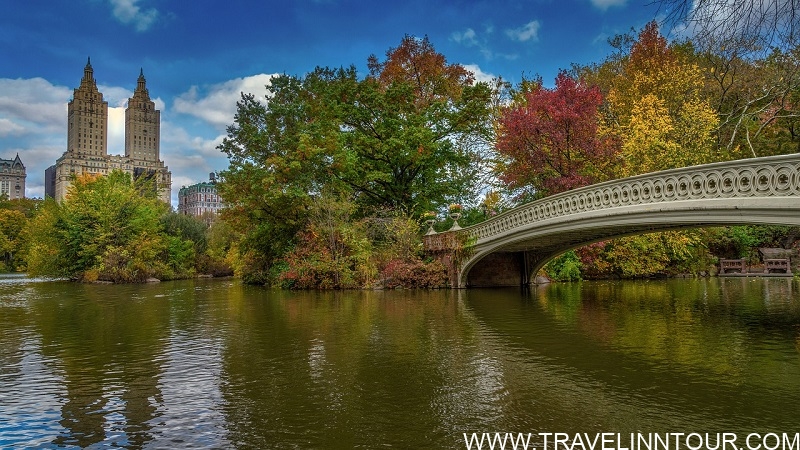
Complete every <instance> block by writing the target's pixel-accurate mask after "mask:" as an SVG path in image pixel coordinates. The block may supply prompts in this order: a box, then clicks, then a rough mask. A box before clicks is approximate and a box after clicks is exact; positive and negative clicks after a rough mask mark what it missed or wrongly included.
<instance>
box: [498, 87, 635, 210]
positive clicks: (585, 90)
mask: <svg viewBox="0 0 800 450" xmlns="http://www.w3.org/2000/svg"><path fill="white" fill-rule="evenodd" d="M602 102H603V96H602V94H601V92H600V89H599V88H598V87H596V86H587V85H585V84H583V83H581V82H578V81H576V80H574V79H573V78H571V77H569V76H568V75H567V74H566V73H564V72H561V73H559V74H558V76H557V77H556V86H555V88H554V89H547V88H544V87H542V86H541V85H539V86H536V87H535V88H534V89H532V90H531V92H528V93H526V94H525V96H524V99H523V101H522V102H520V103H521V104H516V105H514V106H511V107H509V108H506V109H505V110H504V111H503V112H502V114H501V117H500V120H499V133H498V140H497V151H498V152H499V153H500V154H501V155H503V156H504V157H505V159H506V161H505V165H504V167H503V170H502V171H501V173H500V178H501V180H503V181H504V182H506V183H507V184H508V185H509V187H511V188H512V189H522V190H524V191H528V192H529V193H532V194H534V195H535V196H536V197H542V196H546V195H551V194H556V193H559V192H563V191H567V190H570V189H574V188H576V187H580V186H585V185H588V184H592V183H595V182H598V181H604V180H605V179H607V178H609V177H608V176H607V174H608V173H610V172H609V170H608V169H609V167H610V166H611V165H613V164H614V162H615V161H616V156H617V154H618V153H619V149H620V143H619V141H618V140H616V139H614V138H613V137H611V136H606V137H603V136H600V135H599V134H598V108H599V107H600V105H601V103H602Z"/></svg>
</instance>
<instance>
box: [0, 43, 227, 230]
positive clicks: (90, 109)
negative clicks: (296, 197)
mask: <svg viewBox="0 0 800 450" xmlns="http://www.w3.org/2000/svg"><path fill="white" fill-rule="evenodd" d="M17 159H19V157H17ZM112 170H121V171H123V172H127V173H130V174H131V175H132V176H133V177H134V178H139V177H142V176H145V177H149V178H152V179H153V180H154V181H155V186H156V189H157V190H158V193H159V197H160V198H161V200H163V201H164V202H165V203H170V202H171V195H172V194H171V188H172V173H171V172H170V171H169V168H168V167H167V166H166V165H165V164H164V161H163V160H162V159H161V112H160V111H159V110H157V109H156V108H155V102H153V101H152V100H151V99H150V93H149V91H148V90H147V85H146V80H145V78H144V72H143V71H140V72H139V78H138V79H137V81H136V90H135V91H134V92H133V97H131V98H129V99H128V106H127V108H126V109H125V148H124V154H123V155H110V154H108V102H107V101H105V100H104V99H103V94H102V93H101V92H100V91H99V90H98V88H97V82H96V81H95V79H94V70H93V69H92V64H91V59H90V60H87V62H86V66H85V67H84V69H83V78H82V79H81V84H80V86H79V87H78V88H76V89H75V90H74V92H73V96H72V100H70V102H69V105H68V107H67V151H66V152H64V154H63V155H61V157H60V158H58V160H57V161H56V163H55V164H54V165H52V166H50V167H48V168H47V170H46V171H45V195H48V196H51V197H53V198H55V199H56V200H59V201H60V200H62V199H63V198H64V197H65V196H66V194H67V188H68V187H69V185H70V184H71V182H72V178H73V176H76V175H81V174H99V175H106V174H108V173H109V172H111V171H112ZM0 176H2V173H0ZM215 184H216V183H215V180H214V179H213V178H212V180H211V182H209V183H198V184H195V185H192V186H189V187H184V188H182V189H181V190H180V192H179V196H178V203H179V206H178V212H179V213H183V214H189V215H196V216H201V215H203V214H204V213H216V212H217V211H218V210H219V209H220V208H221V207H222V200H221V199H220V198H219V195H218V194H217V192H216V185H215ZM2 186H4V185H2V184H0V189H2ZM24 192H25V187H24V177H23V181H22V193H23V195H24Z"/></svg>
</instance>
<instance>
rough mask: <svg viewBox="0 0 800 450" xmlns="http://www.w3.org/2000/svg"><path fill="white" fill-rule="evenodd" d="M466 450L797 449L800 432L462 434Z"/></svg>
mask: <svg viewBox="0 0 800 450" xmlns="http://www.w3.org/2000/svg"><path fill="white" fill-rule="evenodd" d="M464 444H465V445H466V448H467V450H800V433H575V434H570V433H499V432H494V433H464Z"/></svg>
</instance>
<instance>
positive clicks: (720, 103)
mask: <svg viewBox="0 0 800 450" xmlns="http://www.w3.org/2000/svg"><path fill="white" fill-rule="evenodd" d="M701 62H702V64H704V66H705V67H706V69H707V70H706V71H705V73H706V79H707V86H706V91H707V95H708V96H709V97H710V98H711V101H712V105H713V106H714V108H715V111H716V113H717V115H718V116H719V118H720V125H719V130H718V132H717V136H718V145H719V146H720V147H721V148H724V149H726V151H727V152H729V153H732V154H734V153H739V154H741V155H742V156H745V155H749V156H753V157H756V156H767V155H774V154H783V153H791V152H795V151H797V150H798V147H799V146H800V136H798V134H799V133H798V126H797V123H798V119H800V102H798V93H800V47H797V46H795V47H793V48H790V49H787V50H780V49H775V50H773V51H772V52H771V53H770V54H769V55H767V56H766V57H765V58H760V59H748V58H743V57H741V56H739V55H737V54H731V55H728V54H721V53H712V52H705V53H703V54H702V58H701ZM740 149H741V151H739V150H740Z"/></svg>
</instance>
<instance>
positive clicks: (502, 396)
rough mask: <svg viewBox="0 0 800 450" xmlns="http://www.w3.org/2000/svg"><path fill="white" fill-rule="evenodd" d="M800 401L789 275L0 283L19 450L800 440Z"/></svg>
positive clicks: (1, 407) (1, 386) (2, 384)
mask: <svg viewBox="0 0 800 450" xmlns="http://www.w3.org/2000/svg"><path fill="white" fill-rule="evenodd" d="M799 405H800V284H798V281H795V280H793V279H791V278H711V279H673V280H657V281H613V282H612V281H609V282H581V283H564V284H550V285H545V286H539V287H535V288H532V289H531V290H528V291H524V290H521V289H496V290H439V291H407V290H397V291H343V292H291V291H280V290H271V289H265V288H261V287H255V286H247V285H243V284H242V283H241V282H239V281H238V280H231V279H226V280H209V279H197V280H186V281H175V282H164V283H157V284H147V285H99V284H98V285H96V284H75V283H69V282H63V281H47V280H37V279H27V278H24V277H20V276H3V277H0V447H2V448H9V447H19V448H23V447H24V448H86V447H89V448H92V447H94V448H101V447H102V448H105V447H125V448H276V449H277V448H281V449H286V448H297V449H306V448H308V449H318V448H336V449H338V448H364V449H367V448H368V449H374V448H409V449H410V448H432V449H440V448H442V449H448V448H454V449H458V448H461V449H464V448H478V444H479V442H478V439H479V438H480V437H485V438H487V439H488V438H489V437H490V436H494V438H497V436H499V435H490V434H487V435H484V434H483V433H515V434H516V433H524V434H528V433H531V434H532V439H531V440H530V445H531V448H533V446H534V444H536V445H537V446H538V450H543V449H542V446H543V445H544V444H545V442H544V439H546V438H548V437H550V438H553V437H555V435H553V436H548V435H547V434H546V433H567V434H568V435H569V436H570V440H572V437H571V436H573V435H574V434H575V433H585V434H587V436H595V435H597V434H598V433H623V436H629V435H630V433H636V436H639V435H640V434H641V435H645V436H648V435H650V434H651V433H654V434H658V433H662V434H663V433H685V434H689V433H703V435H701V436H705V435H704V433H712V435H713V434H714V433H725V432H727V433H736V436H738V441H737V442H738V443H739V444H742V443H743V442H744V439H745V436H746V435H747V434H748V433H759V436H758V439H759V440H758V443H759V444H760V443H762V440H761V439H762V437H763V436H766V435H768V434H769V433H775V436H777V437H778V439H779V440H780V437H781V436H783V433H790V434H791V435H792V436H793V435H794V433H796V432H797V431H799V430H800V406H799ZM473 433H475V434H474V435H473ZM563 436H564V435H562V437H563ZM470 439H472V442H469V441H470ZM625 439H627V438H625ZM695 439H698V438H696V437H695ZM700 439H702V437H701V438H700ZM755 439H756V438H754V440H753V442H751V444H754V443H755V442H756V441H755ZM487 442H488V441H487ZM570 442H571V441H570ZM695 442H696V441H695ZM763 442H765V443H766V445H764V446H763V447H762V448H763V450H772V449H771V448H770V447H772V443H771V442H772V441H768V440H764V441H763ZM683 443H684V442H683V441H682V442H681V444H683ZM740 446H741V445H740ZM551 447H552V448H548V449H546V450H554V449H556V448H557V447H558V446H552V441H551ZM617 447H619V445H617ZM617 447H615V448H617ZM482 448H489V447H488V446H486V442H484V444H483V446H482ZM497 448H500V447H497ZM506 448H511V446H510V445H509V446H507V447H506ZM519 448H522V447H519ZM598 448H599V445H598ZM681 448H684V447H681ZM794 449H795V450H797V449H800V441H799V442H798V445H797V446H795V447H794ZM580 450H584V449H580ZM585 450H589V449H588V448H586V449H585ZM670 450H673V447H670ZM781 450H788V449H783V448H782V449H781Z"/></svg>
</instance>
